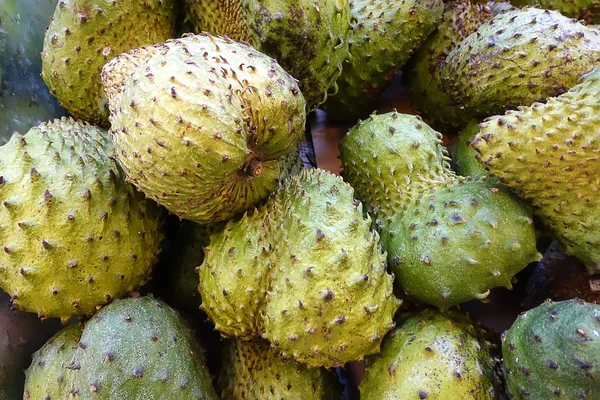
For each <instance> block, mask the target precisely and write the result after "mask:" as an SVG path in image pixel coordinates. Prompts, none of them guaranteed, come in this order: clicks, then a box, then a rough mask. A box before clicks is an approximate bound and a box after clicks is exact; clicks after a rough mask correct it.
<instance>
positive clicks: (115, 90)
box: [102, 34, 306, 224]
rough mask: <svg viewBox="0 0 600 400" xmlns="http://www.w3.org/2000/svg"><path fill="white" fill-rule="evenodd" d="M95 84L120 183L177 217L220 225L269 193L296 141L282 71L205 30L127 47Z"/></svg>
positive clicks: (299, 104) (293, 109)
mask: <svg viewBox="0 0 600 400" xmlns="http://www.w3.org/2000/svg"><path fill="white" fill-rule="evenodd" d="M102 81H103V84H104V88H105V91H106V93H107V96H108V101H109V106H110V122H111V129H110V135H111V139H112V141H113V142H114V145H115V156H116V158H117V160H118V161H119V163H120V165H121V166H122V167H123V169H124V171H125V173H126V175H127V179H128V181H129V182H132V183H133V184H134V185H135V186H136V187H138V188H139V189H140V190H141V191H142V192H144V193H145V194H146V196H147V197H149V198H152V199H153V200H155V201H156V202H157V203H159V204H161V205H163V206H164V207H165V208H167V209H168V210H169V211H170V212H171V213H173V214H176V215H178V216H179V217H180V218H185V219H189V220H191V221H194V222H197V223H200V224H207V223H211V222H218V221H225V220H228V219H230V218H231V217H233V216H234V215H236V214H239V213H240V212H243V211H244V210H246V209H248V208H250V207H251V206H253V205H255V204H256V203H258V202H259V201H261V200H263V199H265V198H266V197H267V196H268V195H269V194H270V193H271V192H272V191H274V190H275V189H276V188H277V185H278V182H279V178H280V172H281V163H280V157H282V156H284V155H286V154H288V153H290V152H291V151H293V149H294V148H295V147H296V144H297V143H298V141H299V140H300V138H302V137H303V135H304V128H305V123H306V113H305V100H304V98H303V96H302V93H301V92H300V90H299V88H298V84H297V82H296V81H295V79H294V78H292V76H291V75H289V74H288V73H287V72H285V71H284V70H283V69H282V68H281V67H280V66H279V64H277V62H276V61H275V60H273V59H271V58H270V57H267V56H265V55H264V54H262V53H260V52H258V51H257V50H255V49H253V48H252V47H250V46H247V45H244V44H241V43H237V42H234V41H232V40H230V39H227V38H222V37H214V36H212V35H209V34H201V35H197V36H187V37H184V38H181V39H174V40H170V41H167V42H166V43H159V44H156V45H153V46H147V47H143V48H139V49H134V50H132V51H131V52H129V53H125V54H122V55H120V56H118V57H117V58H115V59H114V60H112V61H111V62H109V63H108V64H107V65H106V66H105V67H104V69H103V73H102Z"/></svg>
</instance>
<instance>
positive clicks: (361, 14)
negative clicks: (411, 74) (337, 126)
mask: <svg viewBox="0 0 600 400" xmlns="http://www.w3.org/2000/svg"><path fill="white" fill-rule="evenodd" d="M443 10H444V4H443V2H442V1H441V0H404V1H387V0H352V1H350V11H351V15H352V17H351V18H352V27H351V30H350V33H349V35H348V41H349V43H350V47H349V51H350V56H349V58H348V60H347V61H346V62H345V63H344V66H343V69H342V74H341V75H340V77H339V78H338V79H337V84H338V88H339V89H338V93H337V94H336V95H335V96H330V97H329V98H327V102H326V103H325V105H324V109H325V110H326V111H327V117H328V118H331V119H335V120H338V121H349V122H356V120H358V119H359V118H361V117H364V116H366V115H368V113H370V112H371V111H372V110H373V109H374V105H373V100H374V98H375V96H376V95H377V94H378V93H379V92H380V91H382V90H383V89H384V88H385V87H386V86H387V85H388V83H389V82H390V81H391V79H392V78H394V76H395V75H396V73H397V72H398V70H399V69H400V68H402V66H403V65H404V64H405V63H406V62H407V61H408V58H409V57H410V55H411V54H412V53H413V51H414V50H415V49H417V47H419V45H421V43H422V42H423V41H424V40H425V38H427V36H428V35H429V34H430V33H431V32H432V31H433V30H434V29H435V27H436V25H437V24H438V22H439V21H440V20H441V18H442V12H443Z"/></svg>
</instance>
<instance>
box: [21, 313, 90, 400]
mask: <svg viewBox="0 0 600 400" xmlns="http://www.w3.org/2000/svg"><path fill="white" fill-rule="evenodd" d="M82 332H83V325H82V324H79V323H76V324H72V325H69V326H67V327H66V328H64V329H63V330H61V331H60V332H58V333H57V334H56V335H54V336H53V337H52V338H50V339H49V340H48V342H46V344H44V346H43V347H42V348H41V349H39V350H37V351H36V352H35V353H33V360H32V362H31V365H30V366H29V368H27V370H26V371H25V375H26V377H27V379H26V381H25V390H24V392H22V393H20V395H21V396H20V397H19V398H21V399H71V398H77V396H78V395H80V394H81V395H84V396H85V395H86V394H87V393H88V391H86V392H83V393H79V392H78V391H77V390H76V389H75V387H74V386H73V379H74V376H75V374H76V373H77V368H74V367H76V366H75V365H74V364H73V357H74V356H75V353H76V352H77V348H78V347H79V340H80V339H81V334H82Z"/></svg>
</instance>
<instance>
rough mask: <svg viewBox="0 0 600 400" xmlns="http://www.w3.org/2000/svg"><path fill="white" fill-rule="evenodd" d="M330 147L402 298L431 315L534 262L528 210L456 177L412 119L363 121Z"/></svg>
mask: <svg viewBox="0 0 600 400" xmlns="http://www.w3.org/2000/svg"><path fill="white" fill-rule="evenodd" d="M340 147H341V156H340V158H341V160H342V168H343V171H342V176H343V177H344V179H345V180H346V181H347V182H349V183H350V184H351V185H352V186H353V187H354V188H356V193H357V197H358V198H359V199H360V200H362V201H364V202H365V203H366V204H367V207H368V208H367V211H369V212H372V213H373V214H374V215H375V217H376V218H377V223H376V225H377V226H378V228H379V231H380V232H381V243H382V246H383V248H384V249H385V250H386V251H387V255H388V261H389V264H390V267H391V270H392V271H393V272H394V274H395V275H396V278H397V284H398V285H399V286H400V287H401V288H402V289H403V290H404V291H405V292H406V294H408V295H410V296H412V297H414V298H416V299H419V300H421V301H424V302H427V303H429V304H433V305H436V306H438V307H439V308H441V309H445V308H448V307H451V306H454V305H456V304H459V303H461V302H464V301H468V300H471V299H483V298H485V297H486V296H487V294H488V293H489V290H490V289H492V288H494V287H497V286H506V287H510V282H511V278H512V277H513V275H514V274H515V273H517V272H518V271H520V270H521V269H523V268H525V266H527V264H529V263H530V262H533V261H537V260H539V259H540V258H541V254H539V253H538V252H537V250H536V248H535V233H534V229H533V225H532V219H531V210H529V209H528V207H527V206H526V205H525V204H524V203H523V202H522V201H520V200H519V199H518V198H516V197H514V196H513V195H512V194H511V193H510V192H508V191H507V190H506V188H503V187H502V186H499V185H493V184H492V183H490V182H478V181H473V180H471V179H470V178H463V177H458V176H456V175H455V174H454V172H452V171H451V170H450V166H449V163H448V161H449V158H448V157H447V153H446V150H445V149H444V148H443V146H442V142H441V135H440V134H439V133H438V132H436V131H434V130H433V129H431V128H430V127H429V126H427V125H426V124H425V123H424V122H423V121H422V120H421V119H420V118H419V117H415V116H411V115H405V114H399V113H397V112H391V113H387V114H383V115H379V116H372V117H371V118H369V119H368V120H367V121H363V122H361V123H359V124H358V125H357V126H355V127H354V128H352V129H351V130H350V131H349V132H348V134H347V135H346V137H345V138H344V139H343V140H342V142H341V146H340ZM465 276H469V279H465ZM432 277H434V278H432Z"/></svg>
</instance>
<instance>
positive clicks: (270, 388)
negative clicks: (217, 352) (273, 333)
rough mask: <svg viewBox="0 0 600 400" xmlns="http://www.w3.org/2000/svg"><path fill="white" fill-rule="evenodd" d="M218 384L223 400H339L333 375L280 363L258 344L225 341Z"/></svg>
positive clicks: (287, 361)
mask: <svg viewBox="0 0 600 400" xmlns="http://www.w3.org/2000/svg"><path fill="white" fill-rule="evenodd" d="M218 384H219V386H220V388H221V398H222V399H224V400H241V399H244V400H262V399H265V400H279V399H289V400H311V399H314V400H334V399H336V400H340V399H342V390H341V387H340V385H339V383H338V382H337V381H336V378H335V376H334V375H333V374H332V373H331V372H329V371H327V370H326V369H324V368H307V367H306V366H305V365H303V364H298V363H296V362H294V360H291V359H287V360H284V359H282V358H281V356H279V355H278V354H276V353H275V352H273V351H272V350H271V349H270V348H269V344H268V343H265V342H262V341H258V340H255V341H243V340H235V339H233V340H229V341H227V344H225V348H224V350H223V358H222V367H221V373H220V375H219V381H218Z"/></svg>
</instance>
